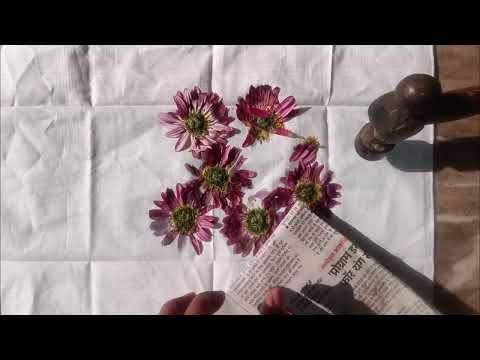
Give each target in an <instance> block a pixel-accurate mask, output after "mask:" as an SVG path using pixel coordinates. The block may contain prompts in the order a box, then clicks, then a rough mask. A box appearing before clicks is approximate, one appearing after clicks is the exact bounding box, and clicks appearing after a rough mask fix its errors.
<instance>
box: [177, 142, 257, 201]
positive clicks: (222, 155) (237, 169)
mask: <svg viewBox="0 0 480 360" xmlns="http://www.w3.org/2000/svg"><path fill="white" fill-rule="evenodd" d="M240 153H241V150H240V149H238V148H236V147H230V146H228V145H224V144H213V145H212V147H211V149H209V150H206V151H203V152H201V153H200V158H201V159H202V160H203V164H202V166H201V167H200V168H199V169H197V168H196V167H195V166H193V165H190V164H185V167H186V168H187V170H188V171H189V172H190V173H191V174H192V175H193V176H195V177H197V179H195V180H193V181H192V182H191V184H192V186H197V187H202V188H203V189H204V190H205V191H204V193H203V201H204V202H205V204H206V205H207V206H213V207H221V208H222V209H225V208H226V207H227V206H238V205H240V203H241V201H242V197H243V192H242V191H241V188H242V187H247V188H251V187H252V180H251V179H252V178H254V177H255V176H257V173H256V172H254V171H249V170H244V169H241V167H242V165H243V163H244V162H245V160H246V158H245V157H243V156H241V155H240Z"/></svg>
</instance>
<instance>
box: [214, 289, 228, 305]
mask: <svg viewBox="0 0 480 360" xmlns="http://www.w3.org/2000/svg"><path fill="white" fill-rule="evenodd" d="M212 293H213V294H212V295H213V296H214V300H213V301H215V302H219V303H223V302H224V301H225V291H213V292H212Z"/></svg>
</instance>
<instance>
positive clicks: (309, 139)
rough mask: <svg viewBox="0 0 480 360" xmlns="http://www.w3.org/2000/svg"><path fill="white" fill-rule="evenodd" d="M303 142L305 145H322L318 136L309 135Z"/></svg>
mask: <svg viewBox="0 0 480 360" xmlns="http://www.w3.org/2000/svg"><path fill="white" fill-rule="evenodd" d="M303 143H304V144H305V145H313V146H315V147H316V148H318V147H319V146H320V143H319V142H318V140H317V138H316V137H315V136H307V137H306V138H305V140H303Z"/></svg>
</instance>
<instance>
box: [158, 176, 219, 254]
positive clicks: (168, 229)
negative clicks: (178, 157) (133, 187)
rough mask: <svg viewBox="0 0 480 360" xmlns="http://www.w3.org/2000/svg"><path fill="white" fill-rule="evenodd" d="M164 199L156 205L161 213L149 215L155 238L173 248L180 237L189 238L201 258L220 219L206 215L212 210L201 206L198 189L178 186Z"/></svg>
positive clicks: (163, 194) (163, 195)
mask: <svg viewBox="0 0 480 360" xmlns="http://www.w3.org/2000/svg"><path fill="white" fill-rule="evenodd" d="M161 196H162V200H158V201H154V202H153V203H154V204H155V205H156V206H157V207H158V209H152V210H150V212H149V216H150V218H151V219H152V220H153V222H152V223H151V224H150V229H152V230H153V232H154V235H156V236H164V237H163V240H162V244H163V245H169V244H171V243H172V242H173V241H174V240H175V239H177V238H178V237H189V238H190V241H191V243H192V245H193V248H194V249H195V252H196V253H197V254H198V255H200V254H201V253H202V251H203V245H202V242H203V241H211V240H212V232H211V230H210V229H211V228H214V227H215V226H216V225H217V221H218V219H217V218H216V217H214V216H209V215H207V213H208V211H210V210H211V209H210V208H209V207H207V206H206V205H205V204H204V203H202V201H201V197H200V193H199V191H198V188H195V187H192V186H190V185H187V186H184V185H182V184H177V187H176V192H174V191H173V190H172V189H167V190H166V191H165V192H163V193H162V194H161Z"/></svg>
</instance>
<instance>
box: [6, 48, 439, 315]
mask: <svg viewBox="0 0 480 360" xmlns="http://www.w3.org/2000/svg"><path fill="white" fill-rule="evenodd" d="M433 64H434V62H433V48H432V46H95V45H91V46H8V45H4V46H3V47H2V49H1V311H2V313H3V314H155V313H157V312H158V311H159V309H160V307H161V305H162V304H163V303H164V302H165V301H166V300H168V299H170V298H172V297H176V296H180V295H183V294H184V293H187V292H190V291H197V292H199V291H203V290H209V289H223V290H226V289H227V288H228V285H229V283H230V281H231V280H232V278H233V277H234V276H235V274H237V273H238V271H240V269H241V268H242V266H243V265H244V263H245V261H244V260H245V259H242V258H239V257H238V256H236V255H233V254H232V252H231V249H230V248H229V247H227V246H226V244H225V241H224V239H223V237H222V236H221V235H220V234H219V233H218V232H215V233H214V239H213V241H212V242H211V243H209V244H207V246H206V247H205V250H204V253H203V254H202V255H201V256H198V257H197V256H195V254H194V252H193V249H192V247H191V245H190V244H188V243H187V244H177V243H174V244H172V245H170V246H169V247H164V246H162V245H161V244H160V239H159V238H156V237H155V236H154V235H153V234H152V232H151V230H150V229H149V223H150V220H149V218H148V210H149V209H150V208H152V207H153V204H152V201H153V200H154V199H158V198H159V196H160V193H161V191H163V190H164V189H165V188H166V187H173V186H174V185H175V184H176V183H177V182H183V181H186V180H188V179H190V175H189V173H188V172H187V171H186V170H185V169H184V165H183V164H184V163H185V162H187V161H188V162H191V163H194V164H198V162H197V161H193V160H192V158H191V157H190V156H189V154H188V153H187V152H182V153H175V151H174V143H175V141H174V140H172V139H167V138H166V137H165V136H164V133H165V130H164V129H163V128H162V127H161V126H160V125H159V123H158V117H157V115H158V113H159V112H163V111H172V110H174V103H173V100H172V97H173V95H174V94H175V92H176V91H177V90H178V89H184V88H189V87H192V86H194V85H199V86H200V87H201V88H202V89H205V90H207V89H212V90H214V91H215V92H217V93H218V94H220V96H222V97H223V98H224V100H225V103H226V104H227V105H228V106H229V107H230V108H231V114H232V115H233V116H235V103H236V99H237V97H238V96H244V95H245V94H246V92H247V91H248V87H249V85H250V84H256V85H259V84H263V83H268V84H271V85H274V86H279V87H281V89H282V90H281V93H280V97H281V98H284V97H286V96H288V95H293V96H295V97H296V99H297V101H298V103H299V105H300V106H302V107H303V106H306V107H309V108H310V109H309V110H308V111H307V112H305V113H303V114H302V115H301V116H299V117H298V118H296V119H294V120H292V121H290V122H289V123H288V126H287V127H288V128H289V129H291V130H293V131H295V132H297V133H299V134H302V135H315V136H317V137H319V139H320V140H321V143H322V145H324V146H325V149H321V150H320V151H319V154H318V161H319V162H321V163H325V164H326V165H327V166H329V167H330V168H331V169H332V170H333V171H335V172H336V178H335V181H336V182H338V183H340V184H342V185H343V190H342V199H341V201H342V205H341V206H339V207H337V208H335V209H334V212H335V213H336V214H337V215H338V216H339V217H341V218H342V219H343V220H345V221H347V222H348V223H350V224H351V225H352V226H354V227H355V228H357V229H358V230H359V231H361V232H363V233H364V234H365V235H367V236H368V237H370V238H371V239H372V240H373V241H375V242H377V243H378V244H380V245H381V246H383V247H384V248H386V249H387V250H389V251H391V252H392V253H394V254H395V255H398V256H400V257H401V258H403V259H405V260H406V261H407V263H409V264H411V265H412V266H413V267H414V268H416V269H418V270H419V271H421V272H423V273H424V274H425V275H427V276H428V277H430V278H431V277H432V276H433V201H432V174H431V173H430V172H423V173H422V172H417V173H416V172H402V171H400V170H398V169H396V168H394V167H393V166H392V165H390V163H389V162H388V161H387V160H381V161H378V162H368V161H365V160H363V159H361V158H360V157H359V156H358V155H357V154H356V152H355V150H354V147H353V141H354V137H355V135H356V133H357V132H358V130H359V129H360V127H361V126H362V124H364V123H366V122H367V121H368V118H367V106H368V105H369V103H370V102H371V101H373V100H374V99H375V98H376V97H378V96H379V95H381V94H383V93H385V92H387V91H391V90H392V89H393V88H394V87H395V85H396V84H397V82H398V81H399V80H400V79H402V78H403V77H404V76H406V75H409V74H411V73H427V74H433ZM233 126H234V127H236V128H238V129H240V130H241V134H239V135H236V136H235V137H234V138H233V139H232V143H233V144H234V145H237V146H240V145H241V143H242V140H243V139H244V137H245V128H244V127H243V125H242V124H241V123H240V122H239V121H238V120H236V121H235V122H234V123H233ZM415 138H416V139H419V140H423V141H426V142H430V143H431V142H432V140H433V130H432V128H431V127H426V128H425V129H424V130H423V131H422V132H421V133H419V134H417V135H416V136H415ZM296 143H297V140H295V139H288V138H284V137H279V136H275V137H274V138H273V140H272V141H270V142H269V143H266V144H263V145H259V146H254V147H250V148H248V149H246V150H245V151H244V154H245V155H246V156H247V157H248V160H247V162H246V163H245V165H244V167H245V168H247V169H250V170H254V171H257V172H258V176H257V177H256V178H255V179H254V189H253V190H251V191H248V193H247V196H249V195H251V194H253V193H254V192H255V191H258V190H260V189H272V187H274V186H276V185H278V184H279V182H278V179H279V177H280V176H283V175H284V174H285V172H286V171H287V169H289V168H292V166H293V164H290V163H289V161H288V157H289V154H290V152H291V150H292V148H293V146H294V144H296ZM425 151H426V153H425V154H423V155H424V156H425V157H426V158H427V160H428V161H430V162H431V161H432V159H431V157H432V154H431V150H425ZM216 214H217V215H221V212H220V211H216Z"/></svg>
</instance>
